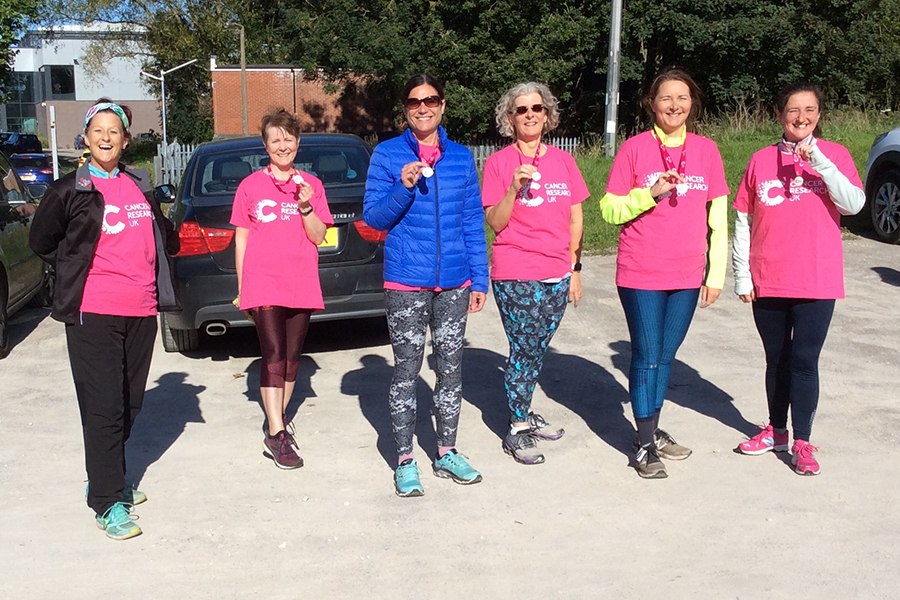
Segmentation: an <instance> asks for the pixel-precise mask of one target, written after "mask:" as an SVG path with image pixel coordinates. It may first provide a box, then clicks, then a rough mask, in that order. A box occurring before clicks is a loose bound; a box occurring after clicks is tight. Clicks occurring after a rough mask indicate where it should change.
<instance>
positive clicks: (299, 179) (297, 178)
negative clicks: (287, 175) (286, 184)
mask: <svg viewBox="0 0 900 600" xmlns="http://www.w3.org/2000/svg"><path fill="white" fill-rule="evenodd" d="M293 180H294V183H296V184H297V185H300V184H301V183H303V176H302V175H301V174H300V173H294V177H293Z"/></svg>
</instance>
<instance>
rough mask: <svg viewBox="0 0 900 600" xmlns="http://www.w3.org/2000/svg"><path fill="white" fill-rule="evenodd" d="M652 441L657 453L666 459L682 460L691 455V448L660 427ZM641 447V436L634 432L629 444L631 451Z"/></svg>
mask: <svg viewBox="0 0 900 600" xmlns="http://www.w3.org/2000/svg"><path fill="white" fill-rule="evenodd" d="M653 441H654V443H655V444H656V450H657V454H659V457H660V458H665V459H666V460H684V459H686V458H687V457H688V456H690V455H691V449H690V448H688V447H687V446H682V445H681V444H679V443H678V442H676V441H675V439H674V438H673V437H672V436H671V435H669V434H668V433H667V432H666V431H664V430H662V429H657V430H656V432H655V433H654V434H653ZM640 448H641V438H640V436H639V435H638V434H637V432H635V434H634V442H632V444H631V451H632V452H634V453H635V454H637V452H638V450H640Z"/></svg>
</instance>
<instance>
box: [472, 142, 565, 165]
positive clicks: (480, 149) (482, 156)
mask: <svg viewBox="0 0 900 600" xmlns="http://www.w3.org/2000/svg"><path fill="white" fill-rule="evenodd" d="M541 141H542V142H544V143H545V144H549V145H551V146H556V147H557V148H559V149H560V150H565V151H566V152H568V153H569V154H571V155H573V156H574V155H576V154H577V153H578V146H579V140H578V138H575V137H570V138H546V139H542V140H541ZM507 145H508V142H504V143H499V142H498V143H495V144H480V145H478V146H468V148H469V150H471V151H472V155H473V156H474V157H475V165H476V166H477V167H478V170H481V169H483V168H484V163H485V162H486V161H487V159H488V156H490V155H491V154H493V153H494V152H496V151H497V150H502V149H503V148H504V147H505V146H507Z"/></svg>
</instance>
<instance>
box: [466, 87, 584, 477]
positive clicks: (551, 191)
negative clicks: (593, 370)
mask: <svg viewBox="0 0 900 600" xmlns="http://www.w3.org/2000/svg"><path fill="white" fill-rule="evenodd" d="M558 104H559V102H558V101H557V99H556V98H555V97H554V96H553V94H552V93H551V92H550V90H549V88H547V86H546V85H544V84H542V83H536V82H533V81H532V82H528V83H520V84H518V85H516V86H513V87H512V88H510V89H509V90H508V91H507V92H506V93H505V94H503V96H502V97H501V98H500V101H499V102H498V103H497V108H496V109H495V114H496V118H497V129H498V130H500V133H502V134H503V135H504V136H506V137H510V138H513V140H514V143H512V144H511V145H509V146H507V147H506V148H504V149H502V150H500V151H499V152H495V153H494V154H493V155H491V156H490V158H488V160H487V163H486V164H485V167H484V179H483V183H482V203H483V204H484V207H485V217H486V218H487V222H488V225H490V226H491V229H493V230H494V232H495V233H496V234H497V235H496V239H495V240H494V244H493V253H492V257H491V261H492V264H491V281H492V285H493V289H494V298H495V299H496V301H497V306H498V307H499V309H500V317H501V319H502V321H503V328H504V329H505V330H506V337H507V338H508V339H509V360H508V362H507V367H506V374H505V376H504V384H505V387H506V396H507V401H508V403H509V410H510V428H509V432H508V433H507V435H506V436H505V437H504V438H503V450H504V451H505V452H506V453H507V454H509V455H510V456H512V457H513V458H514V459H515V460H516V461H518V462H520V463H523V464H529V465H533V464H540V463H542V462H544V455H543V454H542V453H541V452H540V451H539V450H538V449H537V441H538V440H558V439H559V438H560V437H562V435H563V433H564V431H563V430H562V429H558V428H554V427H551V426H550V425H549V424H548V423H547V422H546V421H545V420H544V419H543V418H542V417H541V416H540V415H538V414H535V413H533V412H531V399H532V396H533V395H534V386H535V384H536V383H537V378H538V375H539V374H540V372H541V367H542V364H543V360H544V354H545V353H546V352H547V348H548V347H549V345H550V340H551V339H552V338H553V334H554V333H556V330H557V329H558V328H559V324H560V321H561V320H562V317H563V313H564V312H565V310H566V305H567V304H568V303H569V302H572V303H573V304H574V305H575V306H576V307H577V306H578V302H579V301H580V300H581V296H582V290H581V273H580V271H581V262H580V260H581V241H582V232H583V213H582V209H581V203H582V202H583V201H584V200H586V199H587V198H588V196H589V195H590V193H589V192H588V189H587V186H586V185H585V183H584V178H583V177H582V176H581V172H580V171H579V170H578V166H577V165H576V164H575V159H574V158H572V156H571V155H570V154H569V153H567V152H564V151H563V150H560V149H558V148H554V147H553V146H548V145H547V144H544V143H543V142H542V141H541V138H542V137H543V136H544V135H546V134H547V133H549V132H550V131H551V130H553V129H554V128H555V127H556V126H557V125H558V124H559V110H558Z"/></svg>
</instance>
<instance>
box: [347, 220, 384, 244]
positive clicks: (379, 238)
mask: <svg viewBox="0 0 900 600" xmlns="http://www.w3.org/2000/svg"><path fill="white" fill-rule="evenodd" d="M353 226H354V227H356V231H357V232H358V233H359V237H361V238H362V239H364V240H366V241H367V242H383V241H384V240H385V238H387V231H378V230H377V229H373V228H371V227H369V226H368V225H366V223H365V221H354V222H353Z"/></svg>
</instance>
